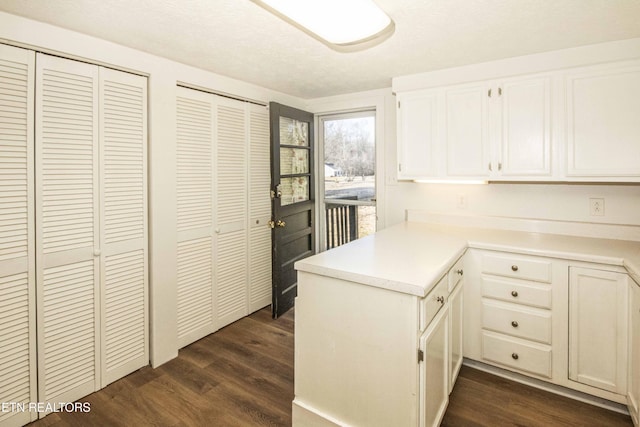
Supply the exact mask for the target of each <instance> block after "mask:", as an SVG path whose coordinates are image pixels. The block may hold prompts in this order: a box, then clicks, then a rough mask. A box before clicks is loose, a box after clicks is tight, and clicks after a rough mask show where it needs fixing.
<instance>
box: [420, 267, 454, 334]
mask: <svg viewBox="0 0 640 427" xmlns="http://www.w3.org/2000/svg"><path fill="white" fill-rule="evenodd" d="M447 289H448V280H447V276H444V277H443V278H442V279H440V281H439V282H438V284H437V285H436V286H435V287H434V288H433V289H432V290H431V292H429V295H427V296H426V297H424V298H423V299H422V301H420V330H421V331H424V330H425V329H426V328H427V326H429V323H430V322H431V320H432V319H433V318H434V317H435V316H436V314H438V311H440V309H441V308H442V307H443V306H444V304H445V303H446V302H447V297H448V296H449V292H448V291H447Z"/></svg>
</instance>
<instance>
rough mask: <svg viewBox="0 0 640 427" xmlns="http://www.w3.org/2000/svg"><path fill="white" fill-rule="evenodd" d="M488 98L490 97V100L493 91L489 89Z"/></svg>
mask: <svg viewBox="0 0 640 427" xmlns="http://www.w3.org/2000/svg"><path fill="white" fill-rule="evenodd" d="M487 96H488V97H489V98H491V89H489V91H487Z"/></svg>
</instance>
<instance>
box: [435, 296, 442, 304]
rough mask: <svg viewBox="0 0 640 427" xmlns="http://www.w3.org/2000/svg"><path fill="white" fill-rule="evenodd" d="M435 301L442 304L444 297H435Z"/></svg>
mask: <svg viewBox="0 0 640 427" xmlns="http://www.w3.org/2000/svg"><path fill="white" fill-rule="evenodd" d="M436 301H438V302H439V303H440V304H444V297H437V298H436Z"/></svg>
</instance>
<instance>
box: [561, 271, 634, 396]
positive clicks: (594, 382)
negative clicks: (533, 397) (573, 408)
mask: <svg viewBox="0 0 640 427" xmlns="http://www.w3.org/2000/svg"><path fill="white" fill-rule="evenodd" d="M627 280H628V276H627V275H626V274H624V273H618V272H612V271H603V270H596V269H591V268H581V267H571V269H570V278H569V378H570V379H571V380H572V381H576V382H578V383H581V384H585V385H588V386H592V387H596V388H599V389H602V390H607V391H610V392H613V393H616V394H620V395H625V394H626V389H627V327H628V324H627V321H628V320H627V304H628V302H627V301H628V300H627V292H628V286H629V285H628V282H627Z"/></svg>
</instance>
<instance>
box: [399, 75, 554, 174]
mask: <svg viewBox="0 0 640 427" xmlns="http://www.w3.org/2000/svg"><path fill="white" fill-rule="evenodd" d="M398 101H399V107H398V158H399V162H398V163H399V164H398V176H399V178H400V179H418V178H441V179H442V178H444V179H451V180H464V179H491V180H518V179H520V180H523V179H525V180H540V179H549V177H551V176H552V168H551V149H552V143H551V78H550V77H549V76H542V77H540V76H527V77H523V78H514V79H510V80H505V81H500V82H497V81H486V82H479V83H474V84H466V85H458V86H447V87H444V88H439V89H433V90H429V91H418V92H410V93H402V94H398Z"/></svg>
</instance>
